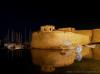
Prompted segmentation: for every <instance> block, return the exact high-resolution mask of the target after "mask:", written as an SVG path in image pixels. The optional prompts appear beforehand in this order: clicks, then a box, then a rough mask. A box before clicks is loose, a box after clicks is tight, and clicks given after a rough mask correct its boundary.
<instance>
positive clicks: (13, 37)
mask: <svg viewBox="0 0 100 74" xmlns="http://www.w3.org/2000/svg"><path fill="white" fill-rule="evenodd" d="M11 38H12V42H13V41H14V37H13V30H12V37H11Z"/></svg>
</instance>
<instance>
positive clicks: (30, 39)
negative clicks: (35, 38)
mask: <svg viewBox="0 0 100 74" xmlns="http://www.w3.org/2000/svg"><path fill="white" fill-rule="evenodd" d="M31 33H32V31H31V28H30V30H29V44H30V43H31Z"/></svg>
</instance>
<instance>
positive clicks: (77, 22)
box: [0, 7, 100, 37]
mask: <svg viewBox="0 0 100 74" xmlns="http://www.w3.org/2000/svg"><path fill="white" fill-rule="evenodd" d="M48 12H49V13H48ZM70 12H71V14H70ZM77 12H78V11H77ZM77 12H76V11H74V12H73V11H66V12H65V11H62V10H59V9H58V10H57V11H56V10H55V11H53V10H52V11H51V10H49V11H47V9H40V10H38V8H37V9H34V8H30V7H29V8H27V7H1V8H0V34H1V36H2V37H4V36H5V34H6V33H7V30H8V28H9V29H14V30H15V31H21V32H23V31H24V28H25V26H26V27H27V30H29V29H30V27H31V29H32V30H33V31H34V30H39V27H40V25H45V24H53V25H55V26H57V27H75V28H76V29H93V28H100V18H99V17H97V16H96V15H90V14H79V13H80V12H78V13H77ZM75 13H76V14H75Z"/></svg>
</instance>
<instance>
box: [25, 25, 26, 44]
mask: <svg viewBox="0 0 100 74" xmlns="http://www.w3.org/2000/svg"><path fill="white" fill-rule="evenodd" d="M25 43H26V26H25Z"/></svg>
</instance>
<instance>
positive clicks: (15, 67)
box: [0, 49, 100, 74]
mask: <svg viewBox="0 0 100 74" xmlns="http://www.w3.org/2000/svg"><path fill="white" fill-rule="evenodd" d="M13 53H14V54H13V55H12V52H11V51H8V50H7V49H0V72H1V73H2V74H4V73H6V72H7V73H12V74H15V73H17V74H18V73H22V74H37V73H39V74H100V61H97V60H94V59H82V61H80V62H78V61H75V63H73V64H72V65H70V66H66V67H61V68H56V70H55V71H54V72H51V73H44V72H41V70H40V67H39V66H37V65H34V64H32V61H31V54H30V52H29V50H27V49H25V50H23V49H21V50H20V51H19V52H18V53H19V54H21V55H18V53H16V52H14V51H13ZM1 73H0V74H1Z"/></svg>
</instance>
